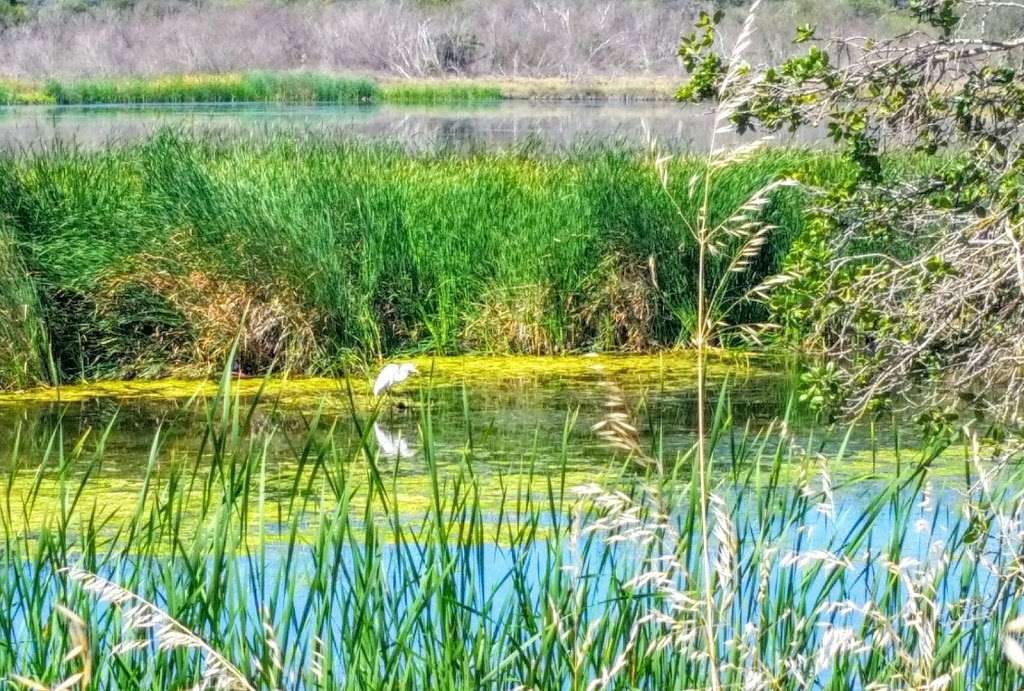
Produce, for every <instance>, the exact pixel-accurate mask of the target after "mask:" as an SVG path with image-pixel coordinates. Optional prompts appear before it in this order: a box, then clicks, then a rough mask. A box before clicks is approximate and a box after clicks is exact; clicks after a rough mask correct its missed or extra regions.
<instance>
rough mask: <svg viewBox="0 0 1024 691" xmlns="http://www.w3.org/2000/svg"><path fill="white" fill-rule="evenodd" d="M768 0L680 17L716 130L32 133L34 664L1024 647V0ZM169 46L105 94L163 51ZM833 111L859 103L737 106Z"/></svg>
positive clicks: (625, 668) (980, 663)
mask: <svg viewBox="0 0 1024 691" xmlns="http://www.w3.org/2000/svg"><path fill="white" fill-rule="evenodd" d="M765 5H766V6H767V5H769V3H765ZM860 5H861V6H864V3H861V4H860ZM470 6H471V3H467V4H466V5H465V7H470ZM640 6H641V5H640V4H638V5H636V6H635V7H634V6H632V5H630V6H625V5H624V6H623V7H625V8H626V9H624V10H623V9H621V8H620V9H619V10H616V11H617V12H618V11H622V12H627V13H628V12H629V11H631V10H633V9H636V7H640ZM777 6H781V5H777ZM254 7H255V6H242V7H240V8H233V9H232V10H230V11H238V12H249V11H252V10H253V8H254ZM366 7H369V5H366V4H364V3H353V4H352V5H351V6H345V7H343V8H342V7H334V6H328V7H327V8H325V9H324V10H323V11H324V12H328V11H330V12H352V11H363V10H365V8H366ZM379 7H380V8H384V9H386V10H388V11H396V7H395V6H391V5H381V6H379ZM472 7H474V8H476V9H477V10H479V9H480V8H481V7H483V5H479V6H477V5H472ZM492 7H496V8H499V9H500V8H501V7H505V6H504V5H501V4H500V3H492V4H489V5H487V8H492ZM531 7H532V8H533V10H531V11H535V12H542V11H544V8H545V7H546V6H545V5H543V4H542V3H534V4H532V5H531ZM644 7H646V8H647V10H649V11H646V12H644V13H642V14H643V16H644V18H645V19H650V18H656V17H657V16H658V14H657V13H656V12H655V11H654V10H653V9H652V8H651V7H650V6H644ZM844 7H845V5H844ZM307 9H308V8H307ZM450 9H451V8H450V7H449V6H447V5H446V4H442V6H440V7H434V8H430V9H424V8H419V7H417V8H415V9H412V10H409V11H410V12H432V13H435V14H432V15H431V16H432V17H438V16H442V15H443V13H444V12H446V11H448V10H450ZM612 9H613V8H612V6H608V8H607V11H606V12H605V13H604V16H605V17H606V18H607V17H610V16H613V14H614V13H613V12H612ZM760 9H763V8H762V7H761V3H758V2H755V3H753V5H752V7H751V8H750V9H749V11H746V13H745V14H742V15H741V14H732V13H731V11H717V12H710V13H703V14H700V15H699V17H698V18H697V24H696V27H695V30H694V32H693V33H689V34H686V35H685V36H684V37H683V40H682V44H681V47H680V48H679V51H678V54H679V56H680V57H681V58H682V62H683V65H684V67H685V68H686V70H687V72H688V75H689V78H688V79H687V81H686V82H685V83H684V84H683V85H682V87H681V88H680V90H679V92H678V95H679V97H680V98H685V99H692V100H705V99H712V100H713V101H714V105H713V107H712V108H711V110H712V113H711V115H710V116H709V121H708V123H707V124H708V132H709V136H708V138H707V141H708V146H707V150H706V151H705V152H703V153H695V152H687V153H685V154H680V153H679V152H668V151H665V150H664V149H660V148H659V147H658V145H657V143H656V142H652V143H651V146H650V147H649V149H648V150H647V151H645V152H639V153H638V152H637V151H636V150H635V149H627V148H615V147H599V148H589V149H582V148H570V149H567V150H560V151H553V150H545V149H543V147H539V146H516V147H512V148H507V149H502V150H482V151H469V152H466V151H462V152H456V151H450V150H414V149H411V148H409V147H404V146H400V145H393V144H386V143H365V142H361V143H360V142H355V141H351V140H345V139H333V140H329V141H325V140H321V139H317V138H315V137H309V136H306V137H302V136H294V135H287V134H283V133H273V134H267V136H265V137H262V138H260V137H254V136H232V137H217V136H214V135H211V134H196V133H186V132H182V131H172V130H165V131H162V132H159V133H158V134H156V135H154V136H152V137H150V138H148V139H144V140H143V141H141V142H138V143H132V144H121V145H117V146H110V147H107V148H103V149H100V150H85V149H82V148H78V147H75V146H61V145H56V146H51V147H48V148H44V149H39V150H34V151H26V152H14V153H9V154H7V155H5V157H4V158H3V159H2V160H0V315H2V316H3V319H2V320H0V386H2V387H3V388H5V389H7V391H6V392H3V393H0V425H2V426H0V449H2V450H3V451H4V452H5V455H6V456H7V457H8V459H9V460H8V462H7V463H6V465H5V466H4V468H3V470H4V473H5V475H4V478H3V480H4V481H3V482H0V538H2V540H3V545H4V547H3V549H0V560H2V562H3V568H4V572H5V574H6V577H5V578H4V579H0V611H3V612H5V615H4V616H2V617H0V674H2V675H4V676H5V678H6V679H8V680H9V681H10V682H11V683H13V684H18V685H21V686H23V687H27V688H33V689H46V688H60V689H70V688H83V689H84V688H98V689H108V688H110V689H113V688H142V687H146V688H149V687H156V688H171V687H174V688H177V687H198V688H219V689H245V690H246V691H255V690H256V689H307V688H308V689H334V688H352V689H356V688H359V689H363V688H372V689H391V688H409V689H419V688H436V689H445V690H447V689H461V688H493V689H509V688H513V689H524V690H525V689H543V690H545V691H546V690H548V689H559V690H561V689H566V690H572V691H577V690H580V691H583V690H585V691H598V690H599V689H624V690H625V689H652V690H653V689H677V688H678V689H684V688H685V689H690V688H706V689H712V690H713V691H719V690H720V689H731V688H739V687H742V688H744V689H793V690H797V689H800V690H804V689H818V688H830V689H831V688H834V689H845V688H863V689H882V688H899V689H927V690H929V691H940V690H944V689H968V688H986V689H1013V688H1018V687H1019V686H1020V685H1021V670H1024V640H1022V638H1021V636H1022V634H1024V616H1022V613H1021V611H1020V610H1021V607H1020V603H1019V597H1018V593H1019V592H1020V589H1021V586H1022V585H1024V570H1022V569H1021V564H1022V555H1024V527H1022V526H1024V523H1022V520H1024V511H1022V508H1024V507H1022V499H1024V492H1022V491H1021V477H1020V461H1021V459H1022V457H1024V451H1022V449H1024V445H1022V444H1021V443H1020V436H1019V430H1020V423H1021V419H1020V397H1021V395H1022V392H1024V383H1022V382H1024V377H1021V376H1020V372H1021V370H1020V363H1021V356H1020V352H1021V351H1020V348H1021V343H1022V342H1024V338H1022V335H1024V326H1022V325H1024V319H1022V318H1021V314H1022V310H1024V299H1022V298H1021V295H1022V294H1024V258H1022V257H1024V254H1022V249H1021V247H1022V243H1024V239H1022V238H1021V236H1020V233H1021V229H1022V227H1024V226H1022V217H1024V210H1022V205H1021V204H1020V199H1021V192H1022V185H1021V180H1022V177H1021V170H1022V163H1021V162H1022V160H1024V159H1022V157H1021V152H1022V149H1021V144H1020V141H1019V137H1018V136H1017V134H1016V133H1017V130H1018V129H1019V124H1020V122H1021V118H1022V116H1024V112H1022V105H1021V104H1022V103H1024V100H1022V99H1021V94H1022V93H1024V87H1022V85H1021V83H1020V77H1019V75H1018V73H1017V71H1016V70H1015V68H1014V66H1013V62H1012V61H1013V60H1014V59H1016V58H1017V57H1019V54H1020V52H1021V50H1024V37H1021V36H1020V35H1019V34H1020V33H1021V32H1020V31H1018V30H1017V29H1016V28H1014V27H1019V26H1020V25H1019V24H1016V25H1014V24H1011V23H1010V22H1009V21H1008V17H1010V16H1014V13H1018V14H1019V13H1020V9H1021V8H1020V7H1018V6H1016V5H1015V4H1014V3H1005V2H987V0H970V1H969V2H967V1H965V2H962V3H961V2H957V1H956V0H920V1H915V2H911V3H909V4H907V6H906V7H902V8H901V9H900V11H899V13H897V15H896V16H898V17H900V18H901V19H900V21H908V22H909V21H916V22H918V24H919V26H920V31H918V32H912V33H908V34H901V35H899V36H898V37H897V38H894V39H889V40H884V39H883V40H874V39H871V40H861V39H857V38H854V39H841V38H840V39H836V38H824V39H819V38H818V33H817V31H818V27H815V26H812V25H809V24H804V25H802V26H799V27H797V41H796V44H795V45H796V46H798V47H797V48H792V47H790V48H788V49H787V52H786V53H785V54H784V55H773V54H767V56H766V55H765V54H764V53H763V51H762V52H759V53H757V54H756V56H752V55H751V53H752V51H751V49H752V46H753V45H754V41H755V39H754V37H755V31H756V25H757V17H758V14H757V11H758V10H760ZM200 10H202V11H209V8H200ZM197 11H199V10H197ZM224 11H228V10H224ZM281 11H282V12H288V11H291V9H290V8H283V9H282V10H281ZM397 11H400V12H405V11H406V10H405V8H404V6H402V7H398V8H397ZM139 16H142V15H139ZM181 16H182V15H176V18H178V19H180V17H181ZM614 16H616V17H617V16H619V15H618V14H614ZM587 17H590V15H589V14H584V15H583V19H586V18H587ZM174 18H175V17H172V19H174ZM581 21H582V20H581ZM602 21H604V20H602ZM996 22H998V24H999V26H998V27H997V28H992V27H993V24H994V23H996ZM26 26H28V25H26ZM38 26H39V25H36V29H37V30H38ZM567 26H568V25H567V24H565V22H563V26H562V29H563V33H566V34H571V33H572V32H569V31H567V30H566V28H567ZM890 28H891V27H890ZM24 30H25V31H29V29H24ZM19 31H21V29H19ZM605 31H606V33H608V32H609V31H611V30H610V29H608V27H605ZM723 33H731V34H732V35H731V37H732V38H735V41H734V45H733V46H732V47H727V48H724V49H723V45H722V43H721V40H720V39H721V36H722V35H723ZM609 35H611V36H612V38H609V39H608V43H607V44H605V45H608V46H612V45H614V40H613V38H614V37H615V36H616V35H615V34H609ZM474 40H475V39H474ZM615 40H617V39H615ZM804 44H808V45H807V46H805V45H804ZM460 45H461V44H460ZM474 45H475V44H474ZM554 45H556V47H557V45H561V44H554ZM637 45H640V44H637ZM424 46H426V48H424ZM635 47H636V46H634V48H635ZM456 48H457V46H449V49H450V50H446V51H442V53H438V52H437V50H436V47H435V46H434V45H433V44H431V43H430V42H429V41H425V43H423V44H422V45H420V49H423V50H427V51H428V52H431V51H432V54H433V55H434V56H435V57H437V56H438V55H442V56H444V58H445V59H451V60H462V59H463V58H467V55H466V54H464V53H462V52H459V50H456ZM794 50H795V51H797V53H796V54H793V53H792V51H794ZM590 58H591V61H592V62H593V63H595V64H596V63H599V62H600V61H599V60H598V59H597V57H595V54H592V55H591V56H590ZM439 59H440V58H439ZM755 59H756V60H760V61H766V62H764V63H762V62H751V61H752V60H755ZM566 60H567V61H568V60H569V59H568V58H566ZM773 63H774V64H773ZM560 64H565V63H560ZM469 65H470V63H469V62H467V63H466V65H464V66H462V67H460V68H459V69H460V70H464V71H470V70H471V67H470V66H469ZM246 67H248V66H246ZM433 69H434V68H429V69H425V73H426V72H431V71H432V70H433ZM440 69H441V70H442V71H448V70H447V68H446V67H445V66H443V65H442V66H441V67H440ZM456 71H458V70H456ZM951 74H955V75H956V78H955V79H950V75H951ZM306 78H307V77H302V76H298V75H293V76H291V77H289V79H294V80H296V81H294V82H280V83H278V82H274V79H276V77H273V76H269V77H267V79H268V80H269V81H268V82H267V84H270V87H267V89H270V90H269V91H268V90H266V89H265V90H264V91H259V89H263V88H264V87H266V84H264V86H259V85H258V83H257V82H248V81H246V80H247V79H255V78H254V77H251V76H249V77H246V76H241V77H224V78H221V77H204V78H202V79H199V80H197V82H196V83H195V84H190V85H188V88H187V89H185V90H182V85H181V84H178V83H176V82H174V80H171V81H170V82H167V87H166V88H167V91H166V93H167V94H178V95H182V94H185V93H186V92H189V93H201V92H202V89H204V88H206V86H204V85H216V84H218V82H217V80H218V79H224V80H226V81H225V82H224V83H225V84H226V85H227V86H224V87H223V88H225V89H228V90H231V89H249V88H252V89H256V91H253V93H254V94H262V95H263V96H264V100H273V99H274V96H273V95H272V94H273V93H274V92H273V89H283V90H284V91H287V90H288V89H292V88H293V87H294V88H306V87H309V85H310V84H311V83H312V82H310V83H304V82H302V81H301V80H302V79H306ZM232 80H234V81H232ZM128 83H129V82H124V81H121V82H116V81H114V82H110V81H102V82H94V83H93V84H92V85H91V86H89V87H88V88H86V87H84V86H83V87H81V88H82V91H81V96H80V97H78V96H75V97H72V96H67V97H66V98H68V99H71V98H80V100H83V101H84V100H102V99H105V98H106V99H108V100H130V99H131V98H135V96H134V95H131V94H142V96H139V98H140V100H145V98H147V96H145V94H147V93H150V92H148V91H147V89H152V88H154V85H155V84H159V83H161V82H159V81H158V80H146V81H136V82H130V83H131V84H133V86H132V87H131V89H137V90H138V91H137V92H131V94H129V93H128V92H119V91H118V90H117V89H118V88H120V87H117V86H112V85H115V84H128ZM79 84H80V85H81V84H85V82H79ZM317 84H320V83H319V82H317ZM352 84H353V83H351V82H348V81H344V80H335V81H328V82H324V83H323V84H320V86H322V87H323V88H324V89H326V91H325V92H324V93H326V94H327V96H328V97H330V98H335V97H337V98H339V99H341V98H342V96H343V94H347V93H349V92H348V91H346V89H349V88H350V86H351V85H352ZM365 84H366V86H365V88H366V89H369V90H370V91H372V89H375V88H376V87H375V86H374V85H373V84H372V83H370V82H366V83H365ZM303 85H304V86H303ZM320 86H317V87H316V88H320ZM271 87H272V88H271ZM19 88H24V87H19ZM161 88H163V87H161ZM211 88H214V91H213V92H211V94H212V95H211V96H210V98H219V96H218V94H219V93H221V92H217V91H216V89H220V88H221V86H211ZM358 88H364V87H358ZM56 89H57V87H53V88H52V89H51V92H52V93H51V97H53V98H56V97H55V96H53V94H54V93H57V91H56ZM339 89H340V90H339ZM111 90H113V91H111ZM129 91H131V90H130V89H129ZM284 91H283V92H282V93H284ZM357 92H358V89H357ZM68 93H71V89H70V87H69V90H68ZM108 93H112V94H113V95H109V96H107V95H104V94H108ZM153 93H156V92H153ZM161 93H164V92H161ZM288 93H289V94H292V95H290V96H288V99H292V98H294V94H295V93H297V92H290V91H289V92H288ZM304 93H313V92H304ZM367 93H370V92H369V91H368V92H367ZM374 93H376V92H374ZM381 93H384V92H381ZM396 93H397V92H396ZM408 94H410V95H409V96H408V98H409V99H410V100H414V99H421V98H422V97H423V95H422V94H421V93H419V92H416V90H415V89H412V90H411V91H409V92H408ZM317 98H319V97H317ZM396 98H397V97H396ZM310 100H317V99H310ZM816 127H817V128H823V129H824V130H825V131H826V132H827V133H828V134H829V136H830V138H831V139H832V140H833V143H834V145H835V147H834V148H833V149H828V150H816V151H809V150H803V149H795V148H786V147H775V148H772V147H771V146H768V145H767V143H766V142H761V141H750V140H749V139H747V140H743V139H740V140H738V141H737V139H735V138H733V137H731V136H730V135H729V132H730V131H732V130H739V131H740V133H741V134H742V133H749V131H750V130H769V131H781V130H786V129H801V128H812V129H813V128H816ZM752 350H753V352H751V351H752ZM467 353H469V354H470V355H467ZM609 353H611V354H609ZM640 353H647V354H640ZM449 354H454V355H455V357H451V358H446V357H443V356H444V355H449ZM480 354H485V355H483V356H481V355H480ZM399 356H401V358H410V359H412V358H414V359H415V362H414V363H412V364H415V365H416V367H405V368H400V369H401V371H403V372H413V371H416V370H418V372H419V374H418V375H416V376H413V377H406V378H404V379H403V381H402V382H401V383H400V384H396V386H393V387H391V388H390V389H389V390H388V391H386V392H380V391H377V392H374V391H373V390H372V389H373V387H374V386H375V385H374V384H373V381H374V375H375V374H376V372H377V371H378V370H379V367H380V365H381V364H382V363H383V362H384V361H385V360H387V359H395V358H398V357H399ZM166 375H177V376H181V377H185V378H183V379H176V380H168V379H166V378H164V377H166ZM311 375H319V376H311ZM121 379H130V380H131V381H121ZM376 394H380V395H376Z"/></svg>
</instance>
